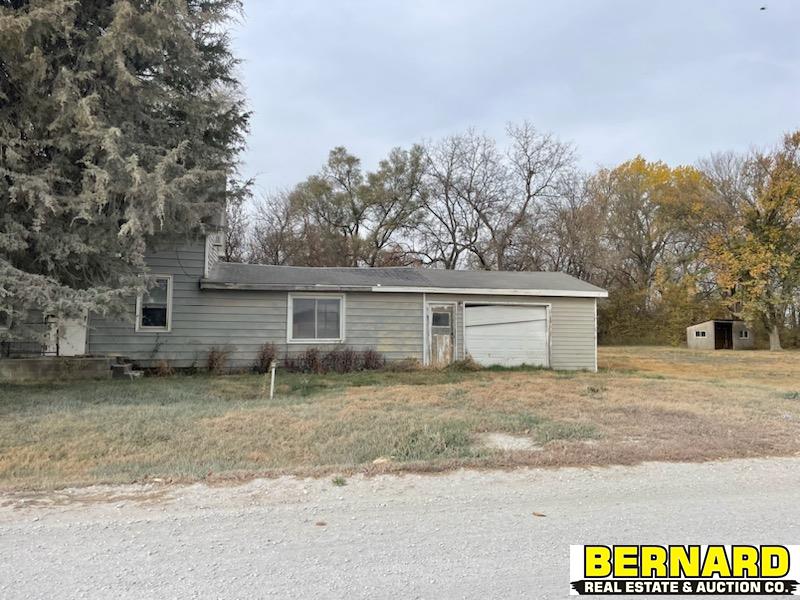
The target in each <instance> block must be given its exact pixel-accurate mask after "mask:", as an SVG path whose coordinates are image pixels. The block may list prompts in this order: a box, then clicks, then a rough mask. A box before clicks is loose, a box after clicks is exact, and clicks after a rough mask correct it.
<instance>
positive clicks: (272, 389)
mask: <svg viewBox="0 0 800 600" xmlns="http://www.w3.org/2000/svg"><path fill="white" fill-rule="evenodd" d="M269 370H270V371H272V375H271V376H270V382H269V399H270V400H272V396H274V395H275V361H274V360H273V361H272V362H271V363H270V365H269Z"/></svg>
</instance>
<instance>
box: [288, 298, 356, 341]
mask: <svg viewBox="0 0 800 600" xmlns="http://www.w3.org/2000/svg"><path fill="white" fill-rule="evenodd" d="M287 340H288V341H289V342H309V343H325V342H330V343H332V342H341V341H342V340H344V297H343V296H308V295H305V294H303V295H298V294H290V295H289V319H288V336H287Z"/></svg>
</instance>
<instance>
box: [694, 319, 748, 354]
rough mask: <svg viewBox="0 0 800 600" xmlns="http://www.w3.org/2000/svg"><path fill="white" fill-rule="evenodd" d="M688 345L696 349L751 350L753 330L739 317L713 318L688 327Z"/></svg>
mask: <svg viewBox="0 0 800 600" xmlns="http://www.w3.org/2000/svg"><path fill="white" fill-rule="evenodd" d="M686 345H687V346H688V347H689V348H693V349H695V350H749V349H751V348H752V347H753V332H752V330H750V328H748V327H747V323H745V322H744V321H740V320H738V319H712V320H711V321H704V322H703V323H698V324H697V325H690V326H689V327H687V328H686Z"/></svg>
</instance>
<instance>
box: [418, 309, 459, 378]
mask: <svg viewBox="0 0 800 600" xmlns="http://www.w3.org/2000/svg"><path fill="white" fill-rule="evenodd" d="M439 306H441V307H446V308H450V309H451V310H452V313H451V315H452V316H451V317H450V318H451V322H450V331H451V332H452V335H453V356H452V358H451V360H450V362H454V361H456V360H458V328H457V327H456V322H457V321H458V302H456V301H455V300H431V301H430V302H429V301H427V300H425V301H424V302H423V311H422V313H423V317H422V319H423V320H422V332H423V334H424V335H423V341H422V350H423V352H422V364H423V365H425V366H428V365H430V364H431V340H432V339H433V337H432V336H433V332H431V328H432V327H433V319H432V318H431V315H432V313H433V308H434V307H439Z"/></svg>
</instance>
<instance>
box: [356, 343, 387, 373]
mask: <svg viewBox="0 0 800 600" xmlns="http://www.w3.org/2000/svg"><path fill="white" fill-rule="evenodd" d="M384 366H386V358H385V357H384V356H383V354H381V353H380V352H378V351H377V350H375V349H373V348H367V349H366V350H364V352H362V353H361V368H362V369H364V370H367V371H374V370H376V369H382V368H383V367H384Z"/></svg>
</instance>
